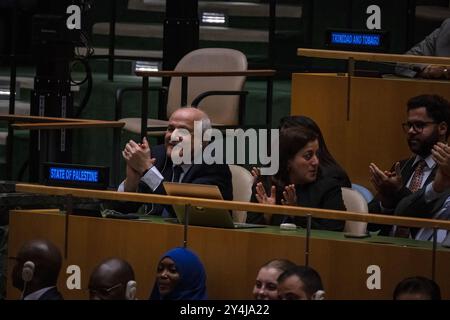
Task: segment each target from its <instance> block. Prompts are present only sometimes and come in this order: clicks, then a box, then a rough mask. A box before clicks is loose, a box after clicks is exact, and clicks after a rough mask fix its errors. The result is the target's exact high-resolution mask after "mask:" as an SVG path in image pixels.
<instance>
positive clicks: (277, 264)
mask: <svg viewBox="0 0 450 320" xmlns="http://www.w3.org/2000/svg"><path fill="white" fill-rule="evenodd" d="M294 266H295V263H293V262H291V261H289V260H286V259H275V260H271V261H269V262H267V263H265V264H264V265H263V266H262V267H261V268H260V269H259V271H258V274H257V276H256V281H255V285H254V287H253V297H254V298H255V299H256V300H278V282H277V279H278V277H279V276H280V274H282V273H283V272H284V271H286V270H288V269H289V268H292V267H294Z"/></svg>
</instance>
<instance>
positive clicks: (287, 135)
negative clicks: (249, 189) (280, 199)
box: [274, 127, 317, 188]
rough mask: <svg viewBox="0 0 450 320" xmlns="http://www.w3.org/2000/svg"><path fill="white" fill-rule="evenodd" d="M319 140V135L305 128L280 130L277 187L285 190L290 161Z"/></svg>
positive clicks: (275, 179) (275, 178)
mask: <svg viewBox="0 0 450 320" xmlns="http://www.w3.org/2000/svg"><path fill="white" fill-rule="evenodd" d="M316 139H317V134H316V133H315V132H313V131H311V130H308V129H306V128H303V127H296V128H287V129H285V130H280V152H279V154H280V165H279V170H278V172H277V174H276V175H275V176H274V182H275V184H276V185H277V187H281V188H284V186H285V185H287V184H289V183H290V181H289V168H288V167H289V166H288V163H289V160H292V159H293V158H294V157H295V155H296V154H297V152H299V151H300V150H301V149H303V148H304V147H305V146H306V145H307V144H308V143H309V142H311V141H314V140H316Z"/></svg>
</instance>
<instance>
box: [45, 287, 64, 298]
mask: <svg viewBox="0 0 450 320" xmlns="http://www.w3.org/2000/svg"><path fill="white" fill-rule="evenodd" d="M39 300H64V298H63V296H62V295H61V293H59V291H58V288H52V289H50V290H48V291H47V292H45V293H44V294H43V295H42V296H41V297H40V298H39Z"/></svg>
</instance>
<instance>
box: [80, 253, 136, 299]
mask: <svg viewBox="0 0 450 320" xmlns="http://www.w3.org/2000/svg"><path fill="white" fill-rule="evenodd" d="M131 280H134V271H133V268H132V267H131V265H130V264H129V263H128V262H126V261H125V260H122V259H119V258H110V259H107V260H105V261H103V262H102V263H100V264H99V265H98V266H97V267H96V268H95V269H94V271H92V273H91V277H90V279H89V295H90V299H91V300H125V291H126V286H127V283H128V281H131Z"/></svg>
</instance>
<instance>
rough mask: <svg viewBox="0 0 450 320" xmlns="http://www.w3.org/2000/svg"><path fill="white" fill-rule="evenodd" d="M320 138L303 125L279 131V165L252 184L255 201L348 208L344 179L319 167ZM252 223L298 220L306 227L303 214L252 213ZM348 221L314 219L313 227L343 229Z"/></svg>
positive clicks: (297, 222) (295, 221)
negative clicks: (342, 185)
mask: <svg viewBox="0 0 450 320" xmlns="http://www.w3.org/2000/svg"><path fill="white" fill-rule="evenodd" d="M319 150H320V145H319V140H318V136H317V134H316V133H315V132H313V131H311V130H308V129H306V128H304V127H300V126H299V127H292V128H287V129H283V130H282V131H281V133H280V148H279V155H280V161H279V163H280V167H279V170H278V173H277V174H275V175H274V176H270V177H267V176H266V177H260V179H259V180H260V181H257V182H256V184H255V186H254V187H253V194H252V201H253V202H259V203H265V204H280V205H297V206H301V207H309V208H322V209H333V210H346V209H345V205H344V201H343V200H342V193H341V182H340V181H339V180H338V179H337V178H336V177H334V176H324V175H323V172H322V170H321V168H320V160H319ZM247 221H248V222H251V223H268V224H273V225H279V224H280V223H286V222H290V223H295V224H296V225H299V226H302V227H306V219H305V218H304V217H289V216H283V215H272V216H267V215H266V216H264V215H263V214H261V213H249V214H248V217H247ZM344 224H345V221H340V220H333V219H318V218H314V219H312V228H314V229H323V230H333V231H342V230H343V229H344Z"/></svg>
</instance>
